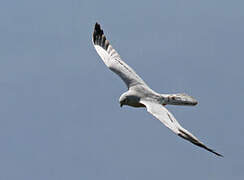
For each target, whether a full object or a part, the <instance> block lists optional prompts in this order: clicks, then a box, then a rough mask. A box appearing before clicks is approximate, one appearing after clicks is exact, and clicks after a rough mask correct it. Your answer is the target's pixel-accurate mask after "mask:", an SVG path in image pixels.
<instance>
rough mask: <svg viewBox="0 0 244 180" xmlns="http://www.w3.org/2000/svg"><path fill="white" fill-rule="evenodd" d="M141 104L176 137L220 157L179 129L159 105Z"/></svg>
mask: <svg viewBox="0 0 244 180" xmlns="http://www.w3.org/2000/svg"><path fill="white" fill-rule="evenodd" d="M140 102H141V103H142V104H144V105H145V106H146V108H147V111H148V112H149V113H151V114H152V115H153V116H154V117H156V118H157V119H159V120H160V121H161V122H162V123H163V124H164V125H165V126H166V127H168V128H169V129H171V130H172V131H173V132H174V133H176V134H177V135H178V136H180V137H182V138H184V139H186V140H188V141H190V142H191V143H193V144H195V145H197V146H200V147H202V148H204V149H206V150H208V151H210V152H212V153H214V154H216V155H217V156H222V155H221V154H219V153H217V152H215V151H214V150H212V149H210V148H208V147H207V146H205V145H204V144H203V143H202V142H201V141H199V140H198V139H197V138H196V137H195V136H194V135H193V134H191V133H190V132H189V131H187V130H186V129H184V128H183V127H181V125H180V124H179V123H178V122H177V120H176V119H175V117H174V116H173V115H172V114H171V113H170V112H169V111H168V110H167V109H166V108H165V107H164V106H162V105H161V104H158V103H155V102H151V101H143V100H142V101H140Z"/></svg>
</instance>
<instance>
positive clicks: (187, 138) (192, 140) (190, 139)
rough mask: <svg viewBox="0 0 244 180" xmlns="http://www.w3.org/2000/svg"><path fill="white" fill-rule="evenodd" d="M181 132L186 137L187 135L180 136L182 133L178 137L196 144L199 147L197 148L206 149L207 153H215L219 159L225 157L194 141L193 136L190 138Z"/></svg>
mask: <svg viewBox="0 0 244 180" xmlns="http://www.w3.org/2000/svg"><path fill="white" fill-rule="evenodd" d="M180 132H181V133H183V134H184V135H186V136H184V135H182V134H180V133H179V134H178V136H180V137H182V138H183V139H186V140H188V141H190V142H191V143H193V144H195V145H197V146H199V147H201V148H204V149H206V150H207V151H209V152H211V153H214V154H215V155H217V156H219V157H224V156H223V155H222V154H220V153H217V152H216V151H214V150H212V149H210V148H208V147H207V146H205V145H204V144H202V143H201V142H198V141H195V140H194V139H192V137H191V136H189V135H188V134H186V133H185V132H184V131H182V130H180Z"/></svg>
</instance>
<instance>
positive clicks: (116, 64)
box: [92, 23, 222, 156]
mask: <svg viewBox="0 0 244 180" xmlns="http://www.w3.org/2000/svg"><path fill="white" fill-rule="evenodd" d="M92 42H93V45H94V47H95V49H96V51H97V53H98V55H99V56H100V57H101V59H102V60H103V62H104V63H105V65H106V66H107V67H108V68H109V69H110V70H112V71H113V72H115V73H116V74H117V75H119V76H120V78H121V79H122V80H123V81H124V82H125V84H126V86H127V88H128V91H126V92H125V93H123V94H122V95H121V96H120V98H119V102H120V106H121V107H122V106H123V105H128V106H133V107H146V109H147V111H148V112H149V113H151V114H152V115H153V116H154V117H156V118H157V119H158V120H160V121H161V122H162V123H163V124H164V125H165V126H166V127H168V128H169V129H171V130H172V131H173V132H174V133H176V134H177V135H178V136H180V137H182V138H184V139H186V140H188V141H190V142H191V143H193V144H195V145H197V146H200V147H202V148H204V149H206V150H208V151H210V152H212V153H214V154H216V155H217V156H222V155H221V154H219V153H217V152H216V151H214V150H212V149H210V148H208V147H207V146H205V145H204V144H203V143H202V142H201V141H199V140H198V139H197V138H196V137H195V136H194V135H193V134H191V133H190V132H189V131H187V130H186V129H184V128H183V127H182V126H181V125H180V124H179V123H178V121H177V120H176V119H175V117H174V116H173V115H172V114H171V113H170V112H169V111H168V110H167V109H166V108H165V105H167V104H171V105H189V106H194V105H196V104H197V101H196V100H195V99H194V98H193V97H191V96H189V95H187V94H184V93H179V94H159V93H157V92H155V91H153V90H152V89H151V88H150V87H149V86H148V85H147V84H146V83H145V82H144V81H143V80H142V78H141V77H140V76H138V75H137V74H136V72H135V71H134V70H133V69H132V68H131V67H130V66H128V65H127V64H126V63H125V62H124V61H122V59H121V58H120V56H119V54H118V53H117V51H116V50H115V49H114V48H113V47H112V46H111V44H110V43H109V41H108V40H107V39H106V37H105V35H104V33H103V30H102V29H101V26H100V24H98V23H96V24H95V28H94V32H93V36H92Z"/></svg>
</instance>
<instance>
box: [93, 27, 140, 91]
mask: <svg viewBox="0 0 244 180" xmlns="http://www.w3.org/2000/svg"><path fill="white" fill-rule="evenodd" d="M92 42H93V45H94V47H95V49H96V51H97V53H98V54H99V56H100V57H101V58H102V60H103V62H104V63H105V64H106V66H108V68H109V69H111V70H112V71H113V72H115V73H116V74H118V75H119V76H120V77H121V78H122V80H123V81H124V82H125V84H126V85H127V87H128V89H129V88H130V87H132V86H135V85H138V84H143V85H145V82H144V81H143V80H142V79H141V78H140V77H139V76H138V75H137V74H136V72H135V71H134V70H133V69H132V68H131V67H130V66H128V65H127V64H126V63H125V62H124V61H122V60H121V58H120V56H119V54H118V53H117V52H116V51H115V49H114V48H113V47H112V46H111V45H110V43H109V41H108V40H107V39H106V37H105V35H104V33H103V30H102V29H101V27H100V24H98V23H96V24H95V28H94V32H93V36H92Z"/></svg>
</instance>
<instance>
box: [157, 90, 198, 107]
mask: <svg viewBox="0 0 244 180" xmlns="http://www.w3.org/2000/svg"><path fill="white" fill-rule="evenodd" d="M161 95H162V97H163V99H164V101H163V103H164V105H166V104H170V105H185V106H195V105H197V103H198V102H197V100H196V99H195V98H193V97H192V96H189V95H187V94H185V93H178V94H161Z"/></svg>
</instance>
